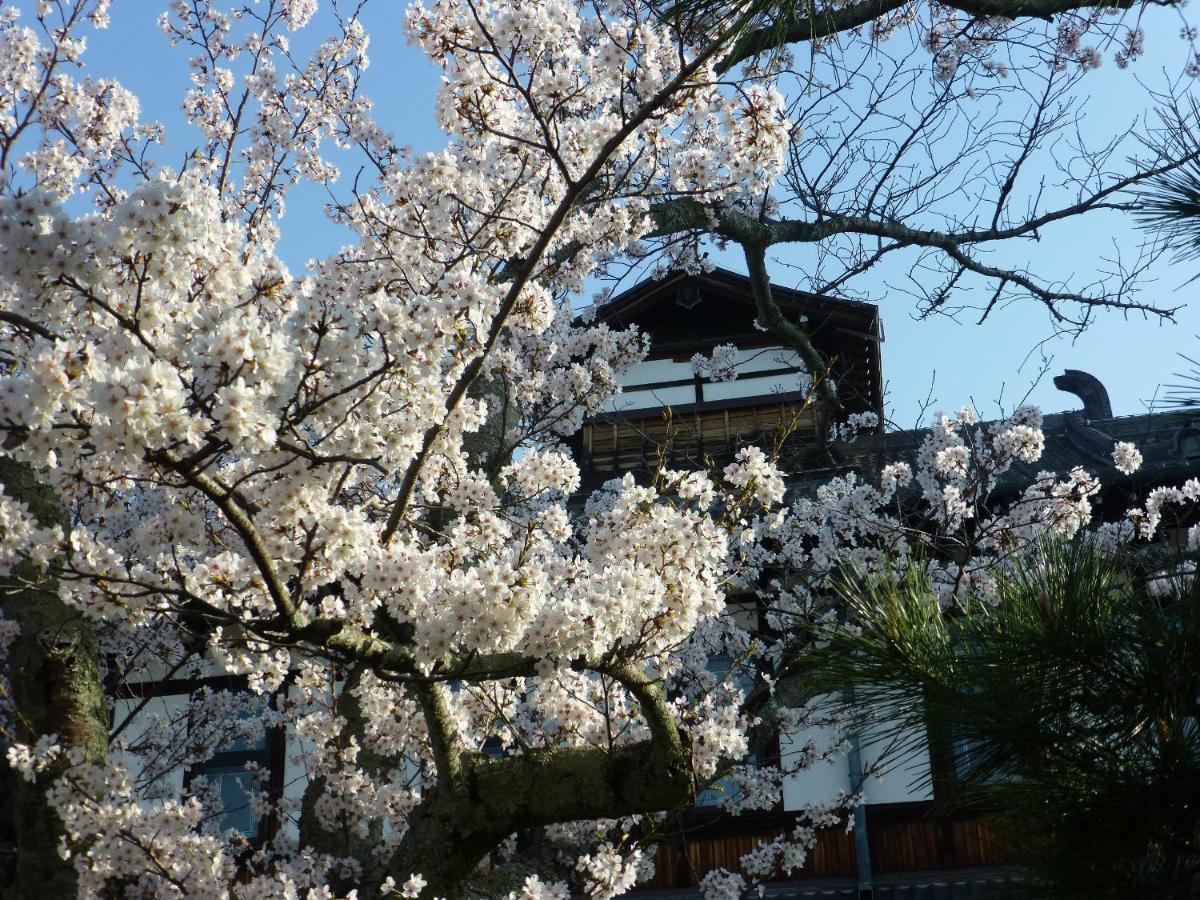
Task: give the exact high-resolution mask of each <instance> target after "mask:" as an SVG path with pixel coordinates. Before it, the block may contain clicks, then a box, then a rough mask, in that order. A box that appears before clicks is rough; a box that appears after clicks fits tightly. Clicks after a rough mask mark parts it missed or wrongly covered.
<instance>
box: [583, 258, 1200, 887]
mask: <svg viewBox="0 0 1200 900" xmlns="http://www.w3.org/2000/svg"><path fill="white" fill-rule="evenodd" d="M772 293H773V297H774V299H775V301H776V303H777V304H778V306H779V307H780V309H781V310H782V312H783V313H784V315H786V316H787V317H788V318H789V319H791V320H792V321H797V322H800V323H802V324H803V327H804V329H805V331H806V332H807V333H808V334H809V336H810V338H811V340H812V343H813V345H814V346H815V348H816V349H817V350H818V351H819V352H820V353H821V355H822V356H823V357H824V358H825V359H826V360H827V361H828V363H829V367H830V376H831V378H832V382H833V387H834V390H835V392H836V397H837V401H838V404H839V405H840V407H841V409H840V410H838V411H837V416H839V417H841V418H845V417H846V416H848V415H850V414H854V413H864V412H873V413H876V414H877V415H878V417H879V421H880V422H882V420H883V372H882V365H881V343H882V341H883V331H882V327H881V323H880V318H879V313H878V310H877V308H876V307H875V306H874V305H871V304H867V303H861V302H856V301H850V300H842V299H837V298H831V297H823V296H816V295H813V294H808V293H804V292H801V291H794V290H788V289H784V288H780V287H773V290H772ZM595 317H596V319H597V320H598V321H601V322H606V323H609V324H612V325H614V326H627V325H631V324H635V325H637V326H638V327H639V328H641V329H642V330H643V331H644V332H646V333H648V334H649V335H650V338H651V344H650V355H649V357H648V358H647V359H646V360H645V361H644V362H642V363H640V364H638V365H637V366H635V367H633V369H632V370H631V371H630V372H629V373H628V375H627V376H626V378H625V383H624V385H623V393H622V394H621V395H620V396H619V397H618V398H617V399H616V400H615V401H613V402H612V403H610V404H609V406H608V407H607V408H606V409H605V410H604V411H603V412H602V413H600V414H599V415H596V416H594V417H593V418H591V419H590V420H588V421H587V422H586V423H585V424H584V426H583V428H582V429H581V430H580V432H579V433H578V434H577V435H575V436H574V438H573V439H572V440H571V442H570V443H571V445H572V449H573V451H574V453H575V455H576V459H577V460H578V462H579V464H580V467H581V469H582V471H583V482H584V490H585V491H586V490H588V489H591V488H594V487H596V486H598V485H599V484H601V483H603V482H604V481H606V480H608V479H610V478H612V477H614V476H617V475H620V474H623V473H625V472H634V473H635V474H636V473H642V474H646V473H648V472H650V471H652V470H653V469H654V468H656V467H657V466H658V465H659V464H660V463H664V464H666V465H669V466H670V467H672V468H689V467H701V466H704V467H707V468H713V467H714V466H722V465H724V464H725V462H726V461H727V460H728V458H730V457H731V456H732V454H733V453H734V452H735V451H736V449H737V448H738V447H740V446H744V445H745V444H747V443H749V442H760V443H762V444H763V445H764V446H765V447H773V446H775V442H776V441H780V437H779V436H780V434H781V433H784V434H785V435H786V436H785V437H784V438H783V439H782V442H781V443H780V444H779V447H780V466H781V468H782V469H783V470H784V471H785V472H787V473H791V485H790V487H791V490H793V491H805V490H806V489H808V488H811V486H813V485H815V484H817V483H820V482H823V481H825V480H827V479H828V478H830V477H831V476H834V475H837V474H842V473H845V472H848V471H860V472H863V473H864V474H869V473H870V472H871V471H872V470H875V469H876V468H877V467H878V466H880V465H882V464H884V463H886V462H891V461H896V460H901V459H906V458H907V459H911V458H913V457H915V455H916V452H917V450H918V449H919V447H920V445H921V442H922V440H923V438H924V436H925V433H926V432H924V431H922V430H917V431H902V432H891V433H884V432H883V429H882V427H879V428H873V429H868V430H867V432H866V433H865V434H862V433H860V436H859V438H858V439H857V440H855V441H854V442H852V443H850V444H837V443H831V442H829V441H828V440H827V436H828V429H829V427H830V425H831V424H832V422H833V419H834V415H833V411H832V410H829V409H827V408H825V407H824V406H823V405H822V404H821V403H820V402H819V401H816V400H811V399H810V397H811V395H812V393H813V392H812V391H811V390H810V385H811V382H810V380H809V377H808V374H807V370H806V368H805V367H804V366H803V364H802V362H801V360H800V358H799V356H798V355H797V354H796V353H795V352H794V351H792V350H790V349H788V348H787V347H785V346H783V345H782V342H781V341H780V340H779V338H777V337H775V336H774V335H772V334H770V333H768V332H766V331H764V330H762V329H760V328H758V327H757V324H756V321H755V305H754V302H753V300H752V298H751V296H750V285H749V280H748V279H747V278H745V277H744V276H741V275H737V274H735V273H733V272H728V271H723V270H715V271H712V272H709V273H706V274H702V275H683V274H677V275H673V276H668V277H666V278H663V279H660V280H657V281H646V282H642V283H640V284H638V285H636V286H635V287H633V288H631V289H630V290H628V291H626V292H625V293H623V294H621V295H619V296H617V297H616V298H614V299H612V300H611V301H610V302H608V303H606V304H605V305H603V306H601V307H599V308H598V309H596V310H595ZM724 344H733V345H735V346H736V347H737V351H738V352H737V354H736V356H735V357H733V363H734V364H735V368H736V373H737V377H736V379H735V380H718V379H714V378H708V377H705V376H704V375H703V374H700V373H702V372H703V371H704V370H703V367H702V366H696V365H694V364H693V357H694V356H697V355H698V356H699V357H701V358H704V357H708V356H710V355H711V354H712V352H713V350H714V348H715V347H718V346H720V345H724ZM1055 384H1056V385H1057V386H1058V387H1059V388H1060V389H1061V390H1063V391H1065V392H1066V393H1068V394H1072V395H1074V396H1075V397H1077V398H1078V400H1079V401H1080V402H1081V403H1082V408H1081V409H1076V410H1071V411H1067V412H1062V413H1053V414H1049V415H1046V416H1045V420H1044V431H1045V435H1046V450H1045V453H1044V455H1043V458H1042V459H1041V460H1040V461H1039V463H1038V464H1036V465H1034V466H1024V465H1020V466H1014V467H1013V469H1012V470H1010V472H1009V473H1008V474H1007V475H1006V476H1005V478H1004V479H1003V480H1002V482H1001V484H1000V486H999V488H998V490H999V492H1000V493H1004V492H1005V491H1006V490H1012V491H1016V490H1018V489H1019V487H1018V486H1019V485H1024V484H1028V483H1029V481H1030V480H1031V479H1032V476H1033V475H1035V474H1036V472H1037V471H1040V470H1045V469H1050V470H1054V471H1055V472H1058V473H1065V472H1067V471H1069V470H1070V469H1072V468H1074V467H1075V466H1083V467H1085V468H1087V469H1089V470H1090V471H1092V472H1093V473H1095V474H1096V475H1097V476H1098V477H1100V479H1101V483H1102V485H1103V493H1102V495H1101V497H1100V498H1099V500H1098V503H1097V504H1095V505H1096V507H1097V511H1098V513H1099V514H1100V515H1101V516H1103V517H1104V518H1119V517H1120V516H1121V515H1122V514H1123V513H1124V511H1125V510H1126V509H1128V508H1129V506H1130V505H1131V504H1132V502H1133V501H1134V499H1135V498H1136V497H1137V496H1138V495H1139V494H1141V493H1143V492H1144V491H1145V490H1146V489H1148V488H1150V487H1153V486H1156V485H1159V484H1177V483H1179V482H1180V481H1181V480H1183V479H1184V478H1186V477H1189V476H1190V475H1193V474H1195V473H1196V472H1197V469H1198V467H1200V412H1190V411H1183V412H1175V413H1167V414H1146V415H1138V416H1126V417H1114V416H1113V414H1112V409H1111V405H1110V403H1109V400H1108V396H1107V392H1106V391H1105V389H1104V387H1103V385H1102V384H1101V383H1100V382H1099V381H1098V380H1097V379H1095V378H1094V377H1092V376H1090V375H1088V374H1086V373H1083V372H1078V371H1072V370H1069V371H1067V372H1066V373H1064V374H1063V375H1060V376H1059V377H1058V378H1056V379H1055ZM1116 441H1133V442H1134V443H1136V444H1137V445H1138V447H1139V448H1140V449H1141V451H1142V453H1143V455H1144V457H1145V461H1144V464H1143V467H1142V469H1141V470H1140V471H1139V472H1138V473H1137V477H1136V479H1133V478H1130V477H1128V476H1124V475H1121V474H1120V473H1119V472H1117V471H1116V470H1115V469H1114V467H1113V464H1112V457H1111V452H1112V449H1113V444H1114V442H1116ZM829 737H830V735H829V734H824V735H822V734H816V733H808V732H805V733H797V734H787V733H783V734H776V735H772V736H770V740H769V741H768V742H767V743H768V745H769V746H770V747H771V748H772V749H771V754H772V755H775V760H776V761H779V762H781V763H782V765H783V766H784V767H785V768H787V767H788V763H789V759H795V758H796V756H795V755H796V754H799V753H801V752H804V747H805V745H806V744H808V742H809V741H810V740H812V739H816V740H817V741H818V742H819V741H820V740H821V739H822V738H825V739H826V740H827V739H828V738H829ZM862 738H863V739H862V741H861V746H860V745H859V743H858V739H857V738H856V739H855V748H854V749H853V750H852V752H851V753H850V754H848V755H843V756H840V757H838V758H836V759H834V760H829V761H825V762H819V763H817V764H816V765H815V766H812V767H810V768H807V769H802V770H800V771H798V772H796V773H794V774H789V775H788V776H786V778H785V781H784V785H783V799H782V802H781V803H780V804H779V805H778V807H777V808H776V809H774V810H770V811H766V812H758V813H753V814H745V815H741V816H736V817H735V816H730V815H728V814H725V813H724V812H723V811H722V810H720V809H719V808H718V807H717V806H716V805H715V801H714V803H713V805H704V801H703V798H702V799H701V805H700V806H698V807H697V808H696V809H694V810H693V811H691V812H689V813H687V814H685V815H683V816H682V817H681V818H680V820H679V821H678V827H677V828H676V830H675V832H674V833H672V834H671V835H670V836H669V837H668V839H667V840H665V841H664V842H663V843H662V844H660V845H659V849H658V851H657V857H656V860H655V863H656V875H655V877H654V879H653V880H652V881H651V882H650V883H649V884H647V885H643V886H641V888H640V889H639V891H638V892H635V895H637V894H640V895H641V896H645V897H680V898H686V897H699V896H700V894H699V892H698V890H697V889H696V885H697V883H698V881H699V879H700V878H702V877H703V876H704V875H705V874H706V873H707V872H708V871H710V870H712V869H715V868H725V869H728V870H731V871H738V869H739V858H740V857H741V856H742V855H744V854H745V853H747V852H749V851H750V850H752V849H753V848H754V847H755V846H756V845H757V844H759V843H761V842H763V841H769V840H771V839H772V838H774V837H775V836H776V835H779V834H781V833H784V832H785V831H787V830H788V829H789V827H790V826H791V825H792V823H794V822H795V821H796V820H797V818H798V816H799V815H800V810H802V809H803V807H804V806H805V805H806V804H809V803H813V802H821V801H825V800H828V799H830V798H833V797H835V796H836V795H837V793H838V791H839V790H845V791H857V790H861V791H862V792H863V793H864V795H865V797H866V805H865V807H862V808H861V809H860V811H859V813H858V814H857V815H856V817H855V828H854V830H852V831H848V830H847V829H846V828H845V827H835V828H831V829H827V830H825V831H823V832H821V833H819V837H818V840H817V843H816V845H815V846H814V847H813V848H812V849H811V850H810V852H809V854H808V859H807V863H806V865H805V867H804V868H803V870H801V871H798V872H795V873H793V875H792V876H791V877H789V878H787V879H782V878H781V879H779V880H776V881H773V882H771V883H769V884H768V885H767V887H766V892H765V896H767V897H780V898H782V897H792V898H801V897H803V898H810V897H811V898H817V897H821V898H858V900H871V898H878V900H882V898H907V900H926V898H929V900H932V898H939V900H959V898H996V900H1000V898H1021V897H1030V896H1032V894H1031V893H1030V890H1031V888H1030V885H1029V884H1028V883H1027V882H1026V880H1025V879H1024V877H1023V875H1022V873H1021V871H1020V868H1019V866H1016V865H1014V862H1015V861H1014V860H1012V859H1009V858H1008V857H1007V856H1006V854H1005V851H1004V848H1003V846H1002V845H1001V843H1000V841H999V839H998V835H997V834H996V832H995V830H994V829H993V828H992V826H991V825H990V824H989V822H988V820H987V818H986V817H984V816H981V815H977V814H966V813H951V812H945V811H943V807H942V805H940V804H939V803H938V800H939V797H938V794H939V790H940V788H939V786H946V785H950V786H952V783H953V779H954V777H955V766H956V760H955V755H956V748H955V746H954V743H953V741H952V740H949V739H946V738H945V737H944V736H943V737H939V736H936V735H922V736H919V738H918V740H916V741H915V742H913V744H912V746H914V747H915V749H911V750H909V751H907V752H906V753H905V754H904V755H903V756H902V757H901V758H898V759H896V760H894V761H892V762H891V763H890V764H889V768H888V769H887V770H886V771H885V772H884V773H882V774H880V775H877V776H871V777H867V778H866V779H865V780H864V779H863V777H862V776H861V773H862V772H864V771H871V770H873V769H874V768H875V764H876V763H877V762H878V760H879V758H880V754H881V753H882V752H883V748H882V747H881V746H879V744H878V743H872V741H871V740H870V736H862ZM792 768H794V767H792Z"/></svg>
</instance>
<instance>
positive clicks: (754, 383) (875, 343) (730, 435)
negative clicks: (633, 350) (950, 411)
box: [573, 269, 883, 480]
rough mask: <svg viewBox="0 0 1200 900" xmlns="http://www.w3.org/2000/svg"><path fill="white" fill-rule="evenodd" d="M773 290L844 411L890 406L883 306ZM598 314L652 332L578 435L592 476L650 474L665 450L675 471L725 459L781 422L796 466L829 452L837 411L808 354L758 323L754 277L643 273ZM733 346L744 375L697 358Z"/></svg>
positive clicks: (771, 434) (769, 438)
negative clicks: (813, 376)
mask: <svg viewBox="0 0 1200 900" xmlns="http://www.w3.org/2000/svg"><path fill="white" fill-rule="evenodd" d="M772 294H773V296H774V298H775V301H776V303H777V304H778V306H779V307H780V309H781V310H782V311H783V313H784V315H785V316H787V317H788V318H789V319H790V320H791V321H793V322H798V323H800V324H801V325H802V326H803V328H804V329H805V330H806V331H807V333H808V334H809V335H810V337H811V339H812V342H813V344H814V345H815V347H816V348H817V350H818V351H819V352H820V353H821V354H823V356H824V357H825V358H826V359H827V360H829V363H830V369H831V374H832V378H833V380H834V383H835V385H836V390H837V396H838V401H839V403H840V404H841V407H842V409H841V414H842V415H846V414H849V413H857V412H875V413H882V407H883V381H882V375H881V373H880V354H879V344H880V341H881V339H882V338H881V329H880V322H879V315H878V310H877V309H876V307H875V306H873V305H871V304H866V303H860V302H856V301H850V300H841V299H837V298H832V297H823V296H818V295H816V294H809V293H806V292H803V291H795V290H791V289H788V288H782V287H773V288H772ZM596 318H597V320H598V321H601V322H606V323H608V324H610V325H613V326H614V327H625V326H628V325H631V324H636V325H637V326H638V327H639V328H641V329H642V330H643V331H644V332H645V333H647V334H648V335H649V336H650V355H649V357H648V358H647V359H646V360H645V361H644V362H641V363H639V364H638V365H636V366H634V367H633V368H632V369H631V370H630V371H629V372H628V373H627V375H626V376H625V378H624V379H623V380H622V381H623V383H622V388H623V391H622V393H621V395H620V396H618V397H617V398H616V399H615V400H614V401H612V402H611V403H610V404H609V405H608V406H607V407H606V409H605V410H604V411H603V412H602V413H601V414H599V415H597V416H594V417H593V418H591V419H589V420H588V421H587V422H586V423H585V425H584V426H583V428H582V429H581V431H580V433H579V434H578V435H577V436H576V438H575V439H574V441H573V443H574V445H575V451H576V459H578V460H579V461H580V462H581V464H582V467H583V469H584V471H585V475H586V476H587V477H589V478H590V479H595V480H602V479H605V478H611V477H613V476H615V475H617V474H620V473H622V472H626V471H639V470H641V471H646V470H650V469H653V468H654V467H655V466H656V464H657V462H658V460H659V458H660V457H664V458H665V459H666V461H667V463H668V464H669V465H670V466H672V467H677V468H696V467H700V466H703V465H704V464H705V463H706V461H711V462H715V463H722V462H723V461H725V460H727V459H728V458H729V457H730V456H731V455H732V453H733V452H734V451H735V450H736V449H737V448H738V447H739V446H744V445H745V444H747V443H751V442H759V443H763V444H770V443H772V442H773V441H774V440H775V439H776V437H777V436H778V435H779V433H780V431H781V429H787V430H788V433H789V437H788V441H787V443H786V444H785V455H790V456H791V457H792V458H793V461H794V462H795V463H799V464H801V465H803V464H805V463H807V462H811V460H806V459H805V457H806V456H810V455H811V456H814V457H815V456H816V455H820V454H819V451H821V450H822V448H823V446H824V441H823V437H822V436H823V435H824V433H825V428H826V426H827V425H828V420H829V411H828V410H827V409H824V408H822V406H821V405H820V404H819V403H815V402H813V401H812V400H811V391H810V390H809V385H810V383H811V381H810V375H809V373H808V371H807V368H806V367H805V365H804V363H803V361H802V359H801V358H800V356H799V354H797V353H796V351H794V350H792V349H791V348H789V347H786V346H784V344H783V342H782V341H781V340H780V339H779V338H778V337H777V336H775V335H773V334H771V333H769V332H767V331H764V330H762V329H760V328H759V327H758V326H757V324H756V321H755V319H756V311H755V305H754V299H753V297H752V296H751V293H750V282H749V279H748V278H746V277H745V276H743V275H738V274H736V273H734V272H729V271H725V270H722V269H718V270H715V271H713V272H709V273H706V274H703V275H684V274H677V275H671V276H667V277H665V278H662V279H658V280H654V281H644V282H642V283H640V284H638V285H636V286H634V287H633V288H631V289H630V290H628V291H626V292H625V293H623V294H621V295H619V296H618V297H616V298H614V299H613V300H611V301H610V302H608V303H607V304H605V305H604V306H602V307H600V308H599V309H598V310H597V313H596ZM726 344H733V345H735V346H736V347H737V353H736V355H735V356H733V357H732V361H733V363H734V366H733V368H734V369H735V371H736V378H735V379H733V380H723V379H721V378H720V377H712V376H711V374H710V373H709V372H707V371H705V370H704V369H703V367H701V369H700V371H698V370H697V367H696V366H695V365H694V364H693V358H694V357H697V356H699V357H703V358H706V359H710V358H711V357H712V353H713V350H714V348H716V347H718V346H720V345H726ZM797 457H798V458H797ZM791 468H798V466H797V465H793V466H791Z"/></svg>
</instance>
